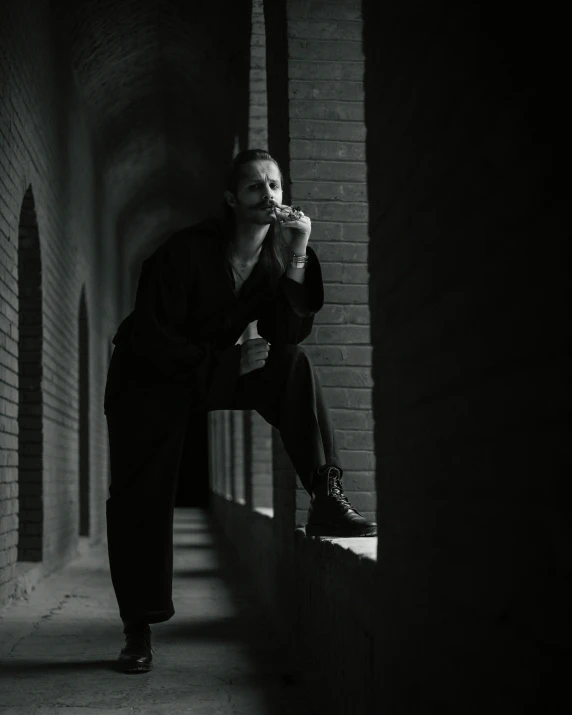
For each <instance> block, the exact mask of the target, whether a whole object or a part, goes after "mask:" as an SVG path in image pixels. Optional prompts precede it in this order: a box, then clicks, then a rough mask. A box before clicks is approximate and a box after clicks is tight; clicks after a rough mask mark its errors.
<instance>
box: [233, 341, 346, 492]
mask: <svg viewBox="0 0 572 715" xmlns="http://www.w3.org/2000/svg"><path fill="white" fill-rule="evenodd" d="M229 409H235V410H256V411H257V412H258V413H259V414H260V415H262V417H263V418H264V419H265V420H266V421H267V422H269V423H270V424H271V425H272V426H273V427H275V428H276V429H277V430H279V432H280V436H281V437H282V442H283V443H284V448H285V449H286V452H287V453H288V456H289V457H290V459H291V461H292V464H293V465H294V469H295V470H296V473H297V474H298V476H299V477H300V481H301V482H302V485H303V486H304V488H305V489H306V491H307V492H308V494H310V495H311V494H312V479H313V475H314V472H315V471H316V470H317V469H319V468H320V467H323V466H324V465H326V464H329V465H336V466H338V467H340V459H339V455H338V450H337V445H336V435H335V430H334V425H333V423H332V419H331V417H330V413H329V411H328V407H327V405H326V402H325V399H324V395H323V391H322V386H321V385H320V381H319V379H318V375H317V373H316V371H315V369H314V367H313V365H312V363H311V362H310V359H309V357H308V354H307V352H306V351H305V350H304V348H303V347H301V346H300V345H283V346H278V345H273V346H272V347H271V348H270V353H269V355H268V359H267V361H266V365H265V366H264V367H263V368H260V369H258V370H253V371H252V372H249V373H247V374H246V375H243V376H242V377H240V378H239V379H238V381H237V388H236V391H235V394H234V399H233V401H232V404H231V405H230V406H229ZM340 469H341V467H340Z"/></svg>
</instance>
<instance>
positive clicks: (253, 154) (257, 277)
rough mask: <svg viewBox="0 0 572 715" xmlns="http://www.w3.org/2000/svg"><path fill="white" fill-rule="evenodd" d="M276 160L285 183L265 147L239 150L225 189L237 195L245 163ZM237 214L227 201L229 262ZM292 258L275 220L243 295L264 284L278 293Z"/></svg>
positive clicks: (226, 251) (225, 234)
mask: <svg viewBox="0 0 572 715" xmlns="http://www.w3.org/2000/svg"><path fill="white" fill-rule="evenodd" d="M259 160H262V161H273V162H274V163H275V164H276V166H277V168H278V171H279V173H280V182H281V183H282V184H283V181H284V180H283V176H282V170H281V169H280V166H279V164H278V162H277V161H276V159H274V158H273V157H272V156H271V155H270V154H269V153H268V152H267V151H265V150H264V149H246V150H245V151H241V152H240V153H238V154H237V155H236V156H235V157H234V159H233V160H232V162H231V164H230V166H229V168H228V173H227V176H226V183H225V188H226V189H227V190H228V191H230V192H232V193H233V194H236V190H237V187H238V182H239V180H240V176H241V170H242V167H243V165H244V164H247V163H248V162H250V161H259ZM234 229H235V217H234V211H233V210H232V209H231V207H230V206H229V205H228V204H227V202H226V201H224V216H223V237H224V238H223V241H224V257H225V260H227V261H229V263H230V249H231V242H232V239H233V236H234ZM288 260H289V248H288V244H287V243H286V241H285V240H284V238H283V236H282V232H281V231H280V228H279V227H278V229H277V223H273V224H271V225H270V226H269V228H268V233H267V234H266V237H265V239H264V241H263V243H262V249H261V251H260V257H259V259H258V262H257V264H256V266H255V268H254V270H253V272H252V274H251V275H250V276H249V279H248V281H247V283H246V284H245V286H244V288H243V289H242V290H243V291H244V294H247V293H250V292H251V291H253V290H255V289H257V288H259V287H260V286H263V287H264V288H266V289H267V290H268V291H269V292H270V293H271V294H275V293H276V291H277V289H278V282H279V281H280V278H281V277H282V276H283V275H284V273H285V271H286V269H287V267H288Z"/></svg>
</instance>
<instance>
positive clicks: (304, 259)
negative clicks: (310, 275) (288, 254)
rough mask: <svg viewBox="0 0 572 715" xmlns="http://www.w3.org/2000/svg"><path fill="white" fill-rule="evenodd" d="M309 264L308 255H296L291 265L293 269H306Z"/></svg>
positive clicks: (291, 260)
mask: <svg viewBox="0 0 572 715" xmlns="http://www.w3.org/2000/svg"><path fill="white" fill-rule="evenodd" d="M307 263H308V256H307V255H303V256H297V255H296V254H294V255H293V256H292V258H291V259H290V265H291V266H292V268H305V267H306V264H307Z"/></svg>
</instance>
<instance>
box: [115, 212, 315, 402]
mask: <svg viewBox="0 0 572 715" xmlns="http://www.w3.org/2000/svg"><path fill="white" fill-rule="evenodd" d="M307 255H308V258H309V260H308V264H307V266H306V275H305V280H304V283H303V284H300V283H297V282H296V281H294V280H292V279H291V278H288V277H287V276H286V275H283V276H282V278H281V279H280V282H279V285H278V290H277V292H276V293H274V294H272V293H270V292H269V291H268V289H265V288H263V287H260V288H257V289H256V290H255V291H252V292H250V293H247V294H245V295H242V292H243V290H244V288H245V287H246V286H247V285H248V284H249V280H250V278H251V277H253V276H254V271H256V270H257V268H258V265H259V264H257V265H256V266H255V268H254V270H253V273H252V274H251V277H249V279H248V280H247V281H246V283H245V284H244V286H243V288H242V289H241V293H240V294H239V295H238V296H237V295H235V293H234V277H233V274H232V270H231V268H230V265H229V263H228V261H227V260H226V258H225V254H224V242H223V232H222V224H221V222H220V221H218V220H216V219H209V220H207V221H203V222H201V223H199V224H196V225H195V226H191V227H188V228H185V229H182V230H181V231H178V232H177V233H175V234H174V235H172V236H171V237H170V238H169V239H168V240H167V241H165V243H164V244H162V245H161V246H160V247H159V248H158V249H157V250H156V251H155V253H154V254H153V255H152V256H150V257H149V258H147V259H146V260H145V261H144V262H143V266H142V268H141V275H140V277H139V283H138V286H137V295H136V299H135V308H134V310H133V311H132V312H131V313H130V314H129V315H128V316H127V317H126V318H125V319H124V320H123V321H122V323H121V324H120V326H119V328H118V330H117V333H116V335H115V337H114V338H113V343H114V345H115V346H116V347H115V350H114V351H113V356H112V360H111V364H110V367H109V372H108V376H107V385H106V390H105V401H104V409H105V412H106V413H109V412H110V411H112V410H116V409H117V408H121V411H122V412H124V408H125V407H126V406H130V408H133V409H140V408H142V407H143V406H145V407H146V408H149V407H150V406H151V405H152V404H153V403H157V404H158V403H161V405H162V406H163V407H165V406H167V405H168V404H173V406H175V404H179V405H180V404H181V402H184V403H186V404H188V405H189V406H190V407H191V409H193V410H207V409H225V408H228V405H229V400H230V399H231V398H232V393H233V390H234V385H235V382H236V379H237V378H238V373H239V367H240V349H241V348H240V346H239V345H236V341H237V340H238V338H239V337H240V336H241V335H242V333H243V332H244V330H245V328H246V327H247V325H248V324H249V323H250V322H252V321H254V320H258V333H259V335H261V336H262V337H263V338H265V339H266V340H268V342H269V343H271V345H279V344H284V343H293V344H298V343H300V342H301V341H302V340H304V339H305V338H307V337H308V336H309V335H310V332H311V330H312V326H313V322H314V315H315V314H316V313H317V312H318V311H319V310H320V309H321V308H322V305H323V302H324V289H323V283H322V272H321V268H320V263H319V261H318V257H317V256H316V253H315V252H314V250H313V249H312V248H311V247H310V246H308V247H307ZM271 349H272V348H271Z"/></svg>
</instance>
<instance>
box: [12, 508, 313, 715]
mask: <svg viewBox="0 0 572 715" xmlns="http://www.w3.org/2000/svg"><path fill="white" fill-rule="evenodd" d="M174 533H175V548H174V580H173V599H174V602H175V609H176V613H175V615H174V616H173V618H172V619H171V620H170V621H167V622H166V623H158V624H154V625H151V631H152V645H153V648H154V651H155V652H154V654H153V670H152V671H151V672H149V673H142V674H136V675H127V674H123V673H118V672H116V671H115V670H114V669H113V663H114V661H115V659H116V658H117V655H118V654H119V651H120V650H121V648H122V647H123V645H124V636H123V632H122V628H123V626H122V623H121V620H120V619H119V614H118V609H117V602H116V600H115V594H114V591H113V587H112V584H111V579H110V576H109V568H108V561H107V545H106V544H105V543H104V544H101V545H99V546H97V547H95V548H94V549H92V550H91V551H90V552H89V553H87V554H86V555H84V556H81V557H79V558H78V559H76V560H75V561H73V562H72V563H71V564H69V565H68V566H66V568H65V569H63V570H61V571H59V572H57V573H54V574H52V575H51V576H49V577H48V578H46V579H44V580H43V581H42V582H40V583H39V584H38V585H37V587H36V589H35V590H34V591H32V592H31V594H30V595H29V596H28V597H26V598H22V599H19V600H16V601H14V602H12V603H11V604H10V605H9V606H8V607H6V608H5V609H4V610H3V611H2V612H1V613H0V634H1V637H0V659H1V661H0V713H2V715H32V714H33V713H42V714H43V715H56V713H57V714H58V715H60V714H62V715H63V714H64V713H65V715H77V714H79V713H82V714H83V715H100V714H103V713H121V714H122V715H143V714H145V715H160V714H164V715H179V714H182V713H185V714H186V713H189V714H190V713H192V714H193V715H222V714H223V713H224V714H225V715H226V714H227V713H228V714H229V715H230V714H232V715H263V714H267V715H294V713H297V714H298V713H299V714H300V715H321V713H320V711H319V709H318V708H317V707H316V703H315V702H314V703H312V702H311V697H312V696H311V693H308V692H307V691H306V687H305V686H304V685H303V684H302V683H301V682H300V678H299V673H297V670H296V665H295V663H292V661H290V660H289V659H288V657H287V655H286V654H285V653H284V652H283V651H282V649H281V648H280V647H279V645H277V640H276V638H275V636H274V633H273V631H272V629H271V628H270V626H269V623H268V622H267V621H266V619H265V618H264V617H263V616H262V615H261V614H260V613H259V611H258V608H257V607H256V601H255V598H254V593H253V591H252V588H251V587H250V584H249V583H248V582H247V581H246V580H245V578H244V577H243V574H242V571H241V570H240V567H239V566H238V564H237V562H236V558H235V556H234V553H233V551H232V547H231V546H230V545H229V544H228V542H227V541H226V540H225V537H224V535H223V534H222V532H221V531H220V530H218V529H217V528H216V525H214V524H213V523H212V522H211V520H210V515H209V514H208V512H204V511H201V510H198V509H177V510H176V511H175V526H174Z"/></svg>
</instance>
